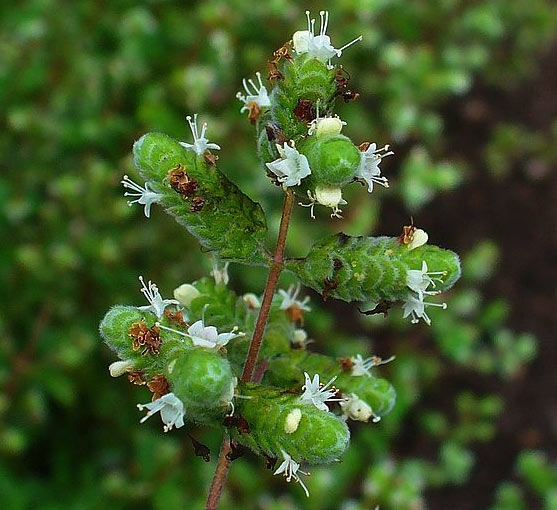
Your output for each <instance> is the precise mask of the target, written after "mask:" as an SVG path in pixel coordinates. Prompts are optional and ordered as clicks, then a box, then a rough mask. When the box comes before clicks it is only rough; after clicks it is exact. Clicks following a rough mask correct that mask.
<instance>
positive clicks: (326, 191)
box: [315, 186, 346, 208]
mask: <svg viewBox="0 0 557 510" xmlns="http://www.w3.org/2000/svg"><path fill="white" fill-rule="evenodd" d="M315 200H316V201H317V202H318V203H320V204H321V205H324V206H325V207H332V208H335V207H338V206H339V204H345V203H346V202H345V201H344V200H343V198H342V191H341V189H340V188H334V187H325V186H317V187H316V188H315Z"/></svg>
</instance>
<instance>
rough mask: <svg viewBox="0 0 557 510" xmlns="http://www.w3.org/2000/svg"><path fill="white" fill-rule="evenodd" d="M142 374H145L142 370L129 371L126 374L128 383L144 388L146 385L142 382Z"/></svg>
mask: <svg viewBox="0 0 557 510" xmlns="http://www.w3.org/2000/svg"><path fill="white" fill-rule="evenodd" d="M144 374H145V372H143V370H130V371H129V372H128V381H129V382H131V383H132V384H135V385H136V386H144V385H145V384H147V383H146V382H145V381H144V380H143V375H144Z"/></svg>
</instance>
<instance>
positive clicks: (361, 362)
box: [350, 354, 395, 377]
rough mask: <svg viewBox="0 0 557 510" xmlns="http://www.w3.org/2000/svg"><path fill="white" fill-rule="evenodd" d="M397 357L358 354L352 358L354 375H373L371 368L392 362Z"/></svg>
mask: <svg viewBox="0 0 557 510" xmlns="http://www.w3.org/2000/svg"><path fill="white" fill-rule="evenodd" d="M394 359H395V357H394V356H391V357H390V358H387V359H381V358H380V357H379V356H371V357H369V358H365V359H364V358H363V356H362V355H361V354H356V356H353V357H352V358H350V361H351V362H352V374H351V375H352V376H354V377H359V376H361V375H365V376H367V377H371V372H370V370H371V369H372V368H373V367H377V366H379V365H385V363H390V362H391V361H393V360H394Z"/></svg>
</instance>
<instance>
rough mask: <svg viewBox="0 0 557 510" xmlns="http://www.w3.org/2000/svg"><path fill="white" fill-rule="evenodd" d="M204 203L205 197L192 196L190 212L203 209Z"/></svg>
mask: <svg viewBox="0 0 557 510" xmlns="http://www.w3.org/2000/svg"><path fill="white" fill-rule="evenodd" d="M204 205H205V199H204V198H203V197H193V199H192V201H191V205H190V212H192V213H194V212H199V211H201V209H203V206H204Z"/></svg>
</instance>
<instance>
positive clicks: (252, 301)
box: [242, 292, 261, 310]
mask: <svg viewBox="0 0 557 510" xmlns="http://www.w3.org/2000/svg"><path fill="white" fill-rule="evenodd" d="M242 299H243V300H244V302H245V303H246V305H248V308H251V309H252V310H256V309H258V308H261V301H259V298H258V297H257V296H256V295H255V294H253V293H251V292H249V293H247V294H244V295H243V296H242Z"/></svg>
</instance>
